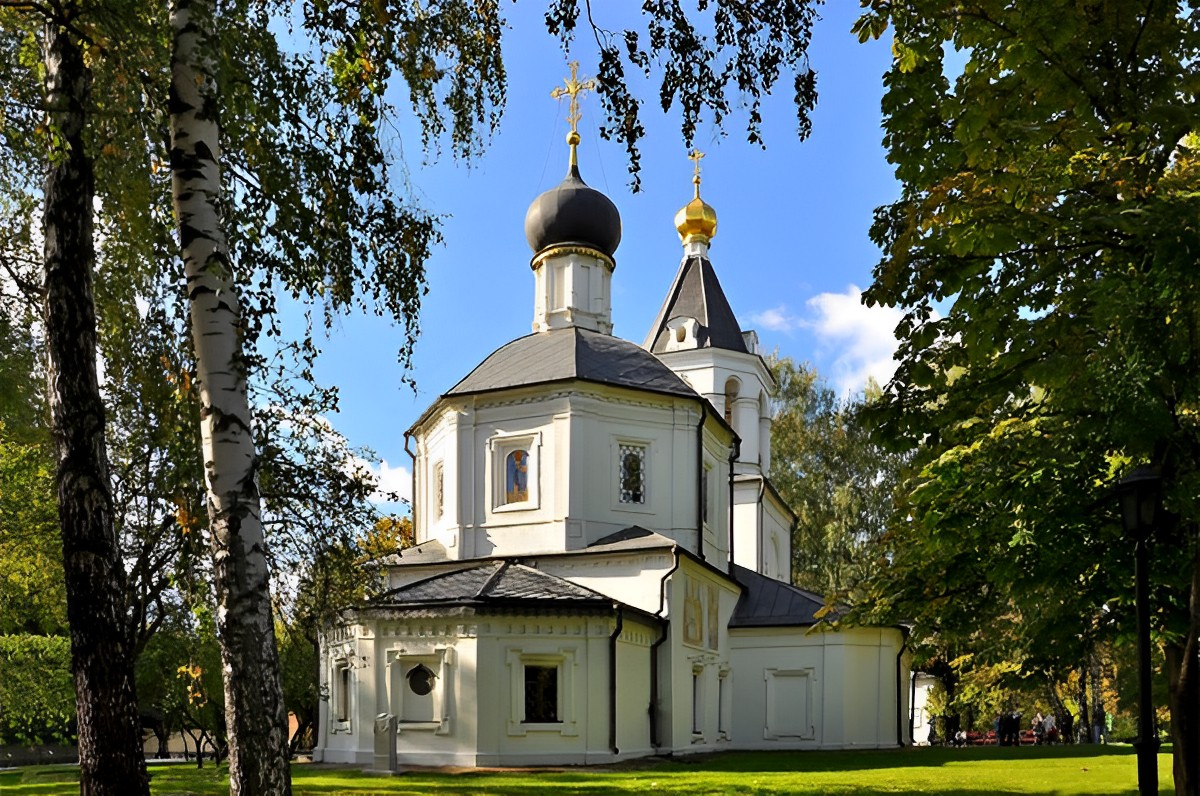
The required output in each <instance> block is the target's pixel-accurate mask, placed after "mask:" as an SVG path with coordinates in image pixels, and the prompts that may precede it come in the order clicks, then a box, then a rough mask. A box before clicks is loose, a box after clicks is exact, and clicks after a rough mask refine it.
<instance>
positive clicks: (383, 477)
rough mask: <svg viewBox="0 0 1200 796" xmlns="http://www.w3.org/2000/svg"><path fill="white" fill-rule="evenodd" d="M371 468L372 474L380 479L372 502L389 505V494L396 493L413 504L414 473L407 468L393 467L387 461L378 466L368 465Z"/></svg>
mask: <svg viewBox="0 0 1200 796" xmlns="http://www.w3.org/2000/svg"><path fill="white" fill-rule="evenodd" d="M367 466H368V467H370V468H371V472H372V473H374V474H375V477H376V478H377V479H379V486H378V488H377V489H376V490H375V494H373V495H371V500H372V502H375V503H387V502H389V501H388V498H387V493H388V492H395V493H396V494H397V495H399V496H400V499H401V500H405V501H408V502H409V504H410V505H411V504H412V471H411V470H409V469H408V468H407V467H404V466H398V467H392V466H391V465H390V464H388V463H387V459H383V460H381V461H380V462H379V465H378V466H375V465H371V464H369V463H368V464H367Z"/></svg>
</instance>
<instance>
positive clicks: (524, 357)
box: [446, 327, 696, 398]
mask: <svg viewBox="0 0 1200 796" xmlns="http://www.w3.org/2000/svg"><path fill="white" fill-rule="evenodd" d="M571 379H581V380H583V381H593V382H598V383H601V384H614V385H617V386H620V387H633V388H635V389H640V390H649V391H651V392H659V393H666V394H668V395H681V396H686V397H688V398H695V397H696V391H695V390H693V389H692V388H691V387H689V386H688V385H687V383H686V382H685V381H683V379H681V378H679V376H677V375H675V373H674V371H672V370H671V369H670V368H668V367H667V366H666V365H664V364H663V363H662V362H660V361H659V360H658V358H657V357H655V356H654V355H653V354H650V353H649V352H647V351H646V350H645V349H644V348H641V347H640V346H637V345H635V344H633V343H630V342H629V341H627V340H621V339H620V338H617V337H613V336H611V335H607V334H600V333H599V332H593V331H589V330H587V329H580V328H577V327H572V328H569V329H555V330H553V331H549V332H538V333H537V334H531V335H529V336H527V337H520V338H517V339H516V340H513V341H512V342H511V343H508V344H507V345H505V346H502V347H501V348H499V349H497V350H496V351H495V352H494V353H493V354H492V355H491V356H489V357H488V358H487V359H485V360H484V361H483V363H482V364H481V365H479V367H477V368H475V370H473V371H471V372H470V374H468V375H467V377H466V378H465V379H463V380H462V381H460V382H459V383H458V384H456V385H454V386H453V387H452V388H451V389H450V391H449V392H448V393H446V395H466V394H470V393H478V392H486V391H489V390H502V389H505V388H509V387H524V386H528V385H532V384H544V383H547V382H555V381H568V380H571Z"/></svg>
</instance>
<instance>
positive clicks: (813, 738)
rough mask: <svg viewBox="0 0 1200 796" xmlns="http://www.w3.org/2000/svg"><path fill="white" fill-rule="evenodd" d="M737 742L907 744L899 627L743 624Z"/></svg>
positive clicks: (738, 639)
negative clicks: (898, 732) (898, 733)
mask: <svg viewBox="0 0 1200 796" xmlns="http://www.w3.org/2000/svg"><path fill="white" fill-rule="evenodd" d="M730 635H731V639H732V646H733V655H732V660H733V668H734V672H735V677H736V679H735V686H734V695H735V701H736V704H737V706H738V710H737V712H736V714H735V725H734V734H733V738H732V744H731V745H732V746H733V747H735V748H739V749H762V748H781V749H851V748H888V747H894V746H896V745H897V736H896V718H897V709H899V711H900V714H899V715H900V725H901V737H900V739H899V740H900V742H901V743H904V744H907V743H908V741H909V739H908V737H907V727H908V685H909V680H908V676H909V673H908V668H907V661H906V660H903V659H902V660H901V662H900V668H901V682H900V691H899V693H897V690H896V656H897V654H898V653H899V652H900V649H901V644H902V637H901V633H900V631H899V630H898V629H894V628H848V629H845V630H838V631H830V630H816V631H813V632H807V633H806V632H805V630H804V629H803V628H737V629H734V630H732V631H731V633H730ZM898 698H899V705H897V699H898Z"/></svg>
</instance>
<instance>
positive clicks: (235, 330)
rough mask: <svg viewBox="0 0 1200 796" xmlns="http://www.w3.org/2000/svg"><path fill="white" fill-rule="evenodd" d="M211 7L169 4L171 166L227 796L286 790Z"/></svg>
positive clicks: (283, 727) (201, 1)
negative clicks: (224, 215)
mask: <svg viewBox="0 0 1200 796" xmlns="http://www.w3.org/2000/svg"><path fill="white" fill-rule="evenodd" d="M214 15H215V3H214V2H213V0H196V1H195V2H192V1H191V0H175V1H174V2H172V4H171V28H172V32H173V34H174V52H173V55H172V65H171V107H170V110H171V170H172V190H173V199H174V204H175V215H176V222H177V224H178V228H179V238H180V246H181V249H182V252H183V260H184V267H185V272H186V275H187V289H188V299H189V305H190V317H191V324H192V339H193V343H194V346H195V351H196V367H197V382H198V387H199V391H200V404H201V410H200V415H201V417H200V425H201V437H202V447H203V453H204V467H205V481H206V483H205V487H206V489H207V499H208V513H209V522H210V526H211V534H212V554H213V574H214V580H215V586H216V596H217V632H218V637H219V638H220V641H221V658H222V664H223V667H224V680H225V714H226V721H227V724H228V732H229V770H230V785H229V787H230V792H231V793H232V794H235V795H236V794H247V796H249V795H250V794H267V793H270V794H281V793H290V781H289V776H288V773H289V772H288V747H287V717H286V713H285V711H284V705H283V692H282V689H281V687H280V682H279V665H278V655H277V652H276V647H275V632H274V619H273V616H272V612H271V600H270V588H269V580H268V570H267V557H266V548H265V543H264V539H263V529H262V520H261V501H260V498H259V493H258V484H257V480H256V468H257V454H256V452H255V450H254V438H253V435H252V433H251V415H250V406H249V401H248V398H247V392H246V370H245V366H244V357H243V353H242V340H241V328H242V327H241V323H242V318H241V309H240V305H239V302H238V297H237V292H236V289H235V286H234V281H233V275H232V272H231V267H230V256H229V248H228V244H227V242H226V236H225V232H224V228H223V226H222V219H221V171H220V137H219V132H220V131H219V127H218V120H217V86H216V82H215V78H214V75H215V69H214V64H213V59H212V58H211V56H210V55H209V53H211V52H212V51H213V50H212V48H213V47H215V46H217V44H216V37H215V35H214V24H213V23H214Z"/></svg>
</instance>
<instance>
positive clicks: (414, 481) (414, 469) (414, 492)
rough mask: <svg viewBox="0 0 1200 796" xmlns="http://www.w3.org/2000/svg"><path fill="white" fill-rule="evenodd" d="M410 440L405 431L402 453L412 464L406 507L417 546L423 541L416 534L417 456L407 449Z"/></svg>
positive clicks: (407, 432) (409, 435)
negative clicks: (407, 507) (410, 495)
mask: <svg viewBox="0 0 1200 796" xmlns="http://www.w3.org/2000/svg"><path fill="white" fill-rule="evenodd" d="M411 438H412V432H411V431H405V432H404V452H405V453H407V454H408V458H409V461H410V462H411V463H412V472H411V473H409V476H410V477H411V479H412V480H411V482H410V484H409V489H411V490H412V492H411V494H412V498H411V499H410V502H409V504H408V506H409V509H410V510H411V511H412V523H413V544H417V543H418V542H421V541H423V540H422V539H421V536H420V534H418V533H417V454H415V453H413V452H412V451H410V450H409V449H408V441H409V439H411Z"/></svg>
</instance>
